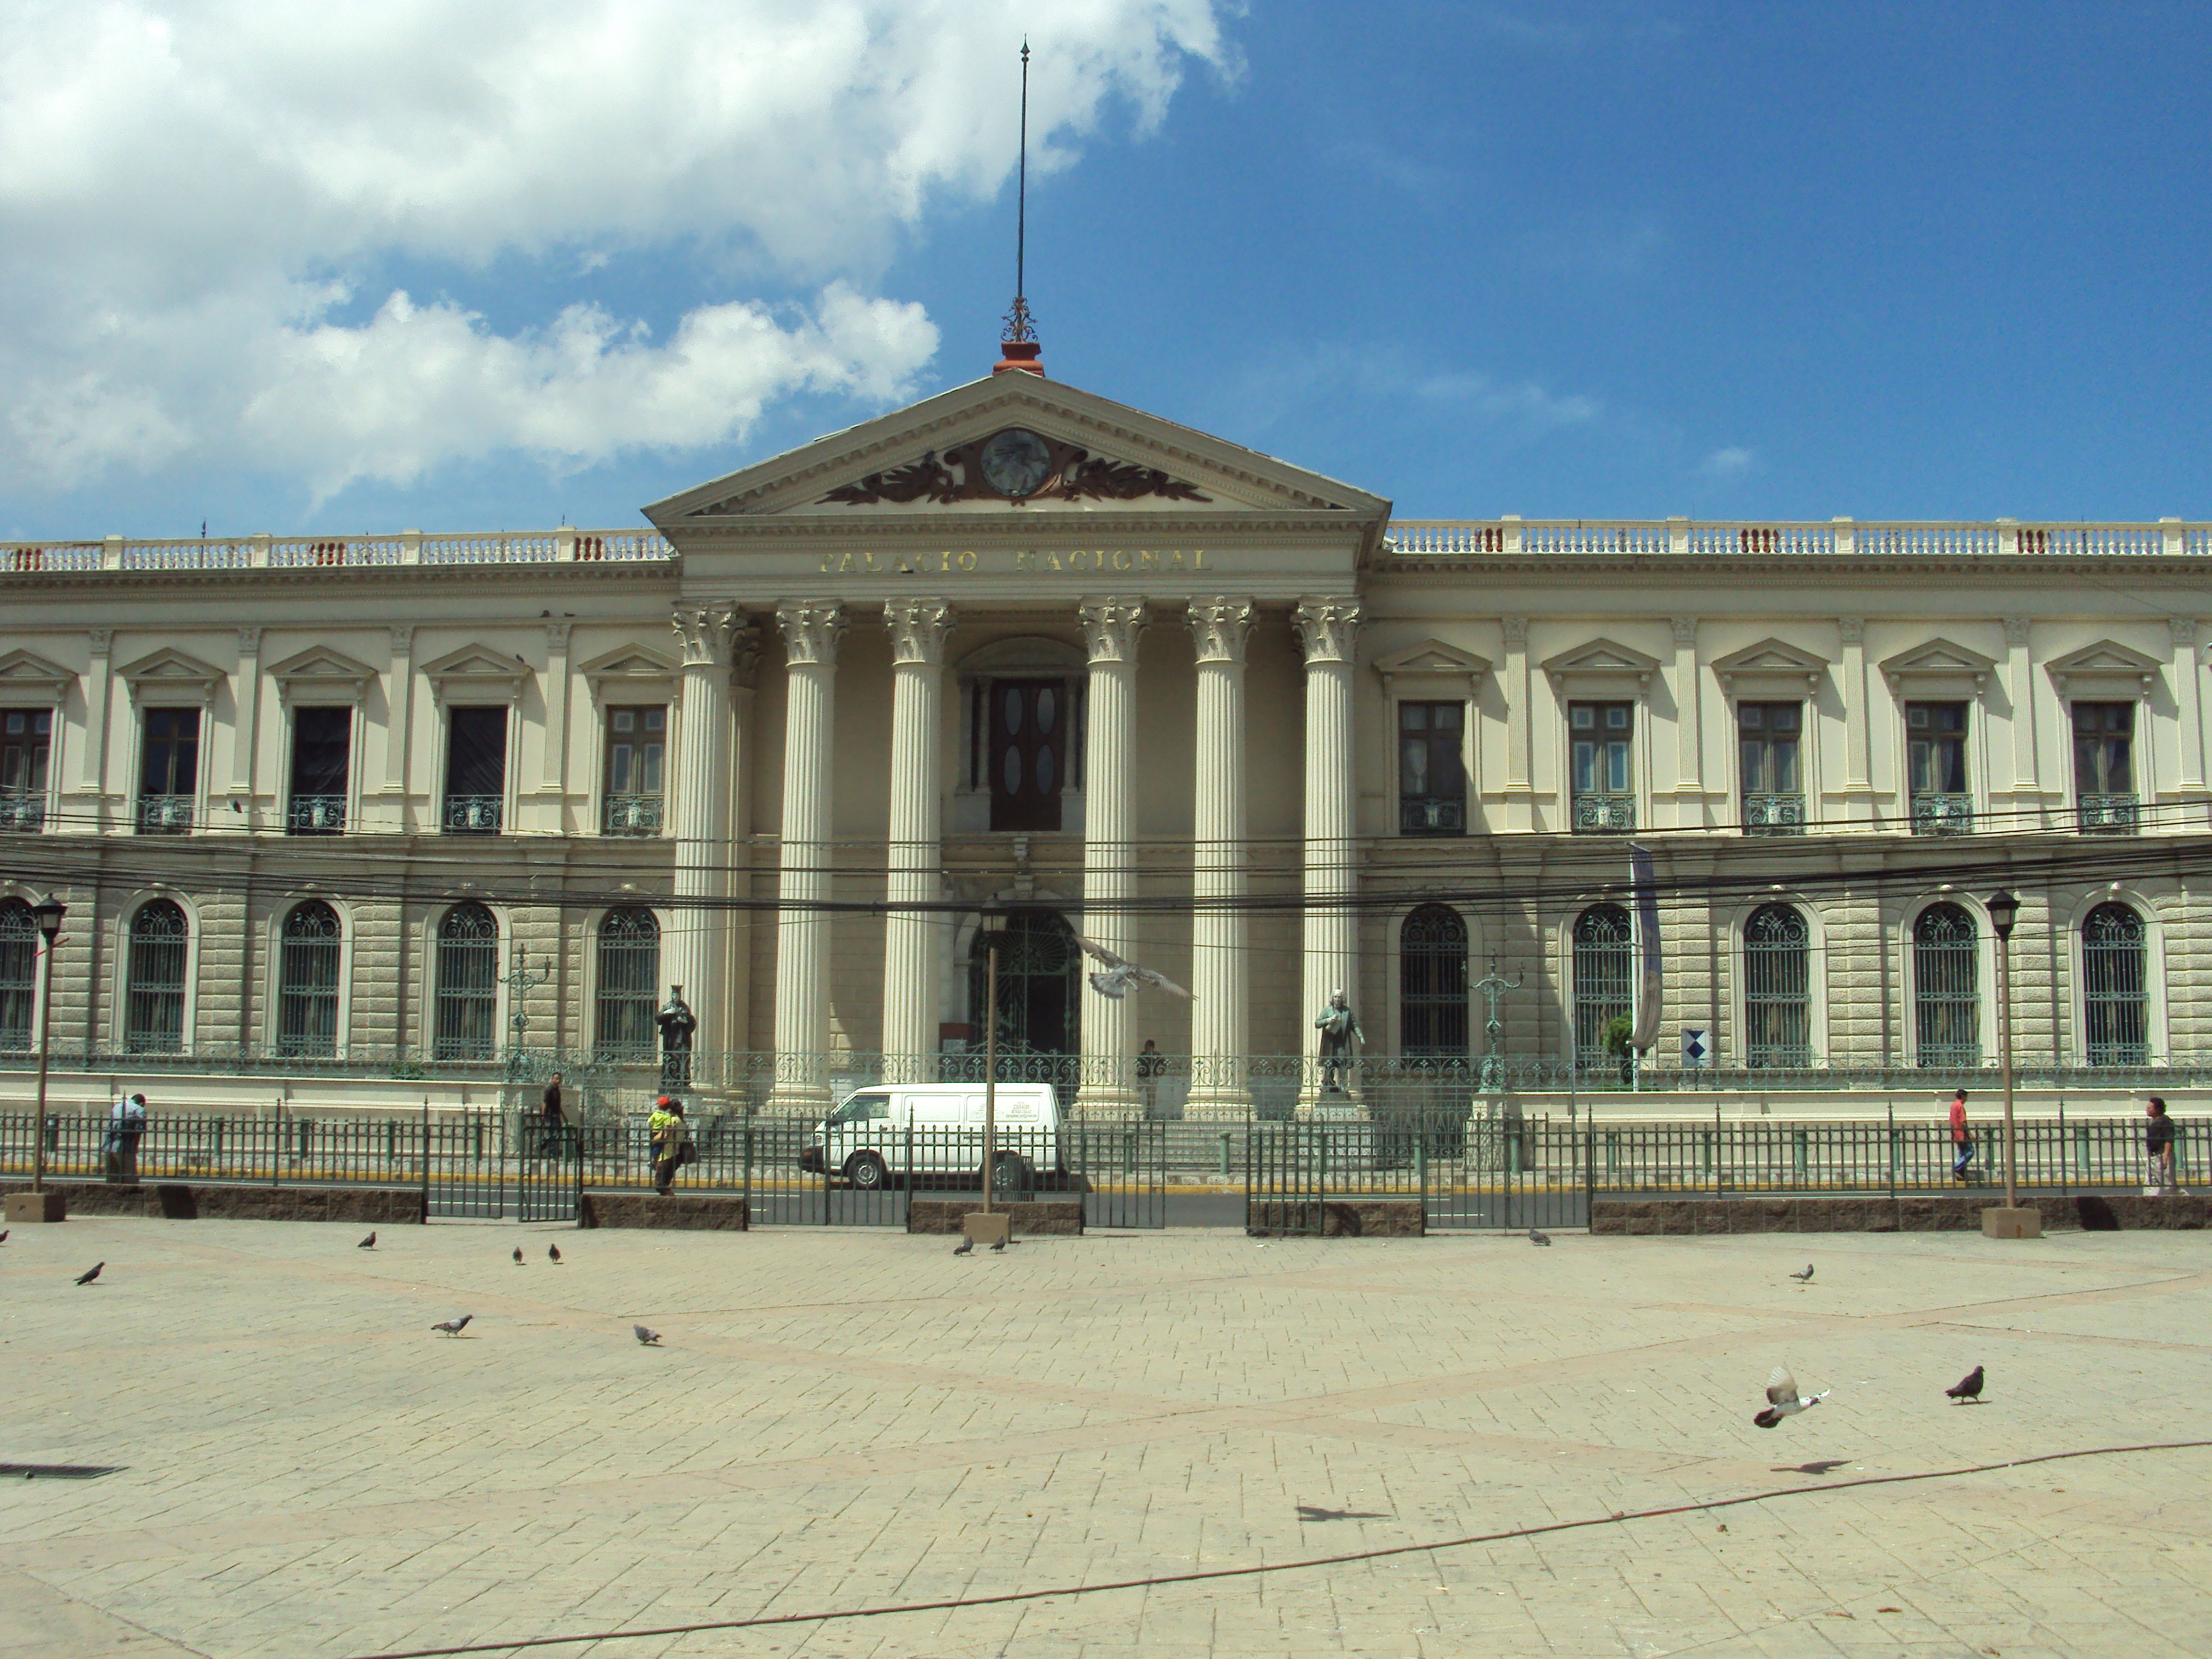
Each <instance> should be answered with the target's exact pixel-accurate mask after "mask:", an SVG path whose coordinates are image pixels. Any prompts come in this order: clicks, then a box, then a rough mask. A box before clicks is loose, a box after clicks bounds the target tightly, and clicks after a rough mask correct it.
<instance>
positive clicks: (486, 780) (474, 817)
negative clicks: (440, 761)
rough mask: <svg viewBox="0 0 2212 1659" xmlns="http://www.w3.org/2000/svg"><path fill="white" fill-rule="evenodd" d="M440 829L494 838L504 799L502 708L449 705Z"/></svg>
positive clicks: (504, 711)
mask: <svg viewBox="0 0 2212 1659" xmlns="http://www.w3.org/2000/svg"><path fill="white" fill-rule="evenodd" d="M446 720H447V725H446V812H445V818H444V826H443V827H444V829H445V832H446V833H447V835H449V836H495V835H497V834H498V833H499V829H500V819H501V814H502V812H503V811H504V810H505V807H506V803H507V709H506V707H505V706H504V705H501V706H500V707H497V708H454V709H450V710H448V711H447V716H446Z"/></svg>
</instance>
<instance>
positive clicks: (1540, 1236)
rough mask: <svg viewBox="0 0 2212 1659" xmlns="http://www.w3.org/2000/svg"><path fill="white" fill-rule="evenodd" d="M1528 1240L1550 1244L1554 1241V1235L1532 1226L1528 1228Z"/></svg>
mask: <svg viewBox="0 0 2212 1659" xmlns="http://www.w3.org/2000/svg"><path fill="white" fill-rule="evenodd" d="M1528 1242H1529V1243H1531V1244H1548V1243H1551V1242H1552V1236H1551V1234H1549V1233H1540V1232H1538V1231H1536V1230H1535V1229H1534V1227H1531V1228H1529V1229H1528Z"/></svg>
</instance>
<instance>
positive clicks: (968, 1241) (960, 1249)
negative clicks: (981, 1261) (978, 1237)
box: [952, 1238, 975, 1255]
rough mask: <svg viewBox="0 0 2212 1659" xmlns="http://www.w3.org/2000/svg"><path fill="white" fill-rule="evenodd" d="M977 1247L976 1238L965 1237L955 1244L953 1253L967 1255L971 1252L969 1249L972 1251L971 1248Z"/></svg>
mask: <svg viewBox="0 0 2212 1659" xmlns="http://www.w3.org/2000/svg"><path fill="white" fill-rule="evenodd" d="M972 1249H975V1240H974V1239H972V1238H963V1239H962V1240H961V1241H960V1242H959V1243H957V1244H956V1245H955V1246H953V1249H952V1254H953V1255H967V1254H968V1253H969V1251H970V1250H972Z"/></svg>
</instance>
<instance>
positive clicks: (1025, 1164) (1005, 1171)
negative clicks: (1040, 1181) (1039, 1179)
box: [992, 1152, 1036, 1193]
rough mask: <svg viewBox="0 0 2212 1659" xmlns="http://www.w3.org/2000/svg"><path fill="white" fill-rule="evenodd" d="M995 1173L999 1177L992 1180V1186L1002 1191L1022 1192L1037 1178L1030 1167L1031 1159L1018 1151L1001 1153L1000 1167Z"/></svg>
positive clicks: (995, 1189)
mask: <svg viewBox="0 0 2212 1659" xmlns="http://www.w3.org/2000/svg"><path fill="white" fill-rule="evenodd" d="M994 1174H995V1175H996V1176H997V1177H998V1178H997V1179H996V1180H995V1181H994V1182H992V1188H993V1190H994V1191H995V1192H1001V1193H1012V1192H1020V1191H1022V1190H1024V1188H1028V1187H1029V1186H1030V1185H1031V1184H1033V1182H1035V1181H1036V1175H1035V1173H1034V1172H1033V1171H1032V1170H1030V1161H1029V1159H1027V1158H1024V1157H1023V1156H1022V1155H1021V1154H1020V1153H1018V1152H1001V1153H1000V1154H999V1167H998V1169H997V1170H995V1171H994Z"/></svg>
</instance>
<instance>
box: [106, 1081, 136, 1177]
mask: <svg viewBox="0 0 2212 1659" xmlns="http://www.w3.org/2000/svg"><path fill="white" fill-rule="evenodd" d="M144 1133H146V1097H145V1096H143V1095H125V1096H124V1097H123V1098H122V1099H120V1100H118V1101H117V1102H116V1103H115V1108H114V1109H113V1110H112V1111H111V1112H109V1113H108V1115H107V1134H106V1138H105V1139H102V1140H101V1142H100V1165H101V1171H102V1173H103V1174H104V1175H106V1177H107V1179H108V1180H109V1181H110V1182H114V1183H115V1184H117V1185H118V1186H126V1187H129V1186H136V1185H137V1182H138V1138H139V1137H140V1136H141V1135H143V1134H144Z"/></svg>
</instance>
